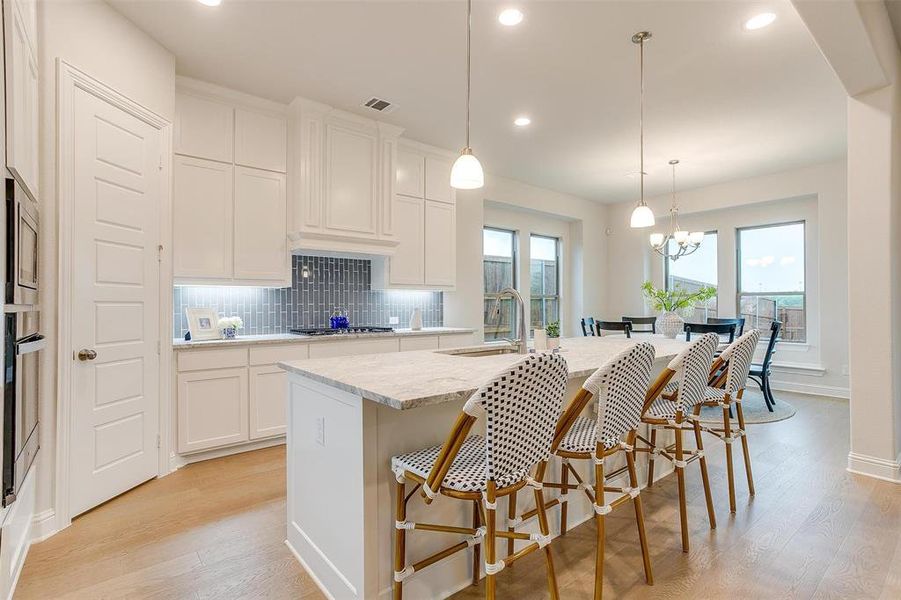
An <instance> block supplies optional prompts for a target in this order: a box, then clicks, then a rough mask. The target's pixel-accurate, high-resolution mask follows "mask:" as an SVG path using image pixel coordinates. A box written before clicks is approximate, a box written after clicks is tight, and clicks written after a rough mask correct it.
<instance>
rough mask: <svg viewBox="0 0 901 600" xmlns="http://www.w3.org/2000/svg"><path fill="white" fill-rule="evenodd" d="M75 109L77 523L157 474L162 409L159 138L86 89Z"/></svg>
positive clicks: (73, 465) (73, 468)
mask: <svg viewBox="0 0 901 600" xmlns="http://www.w3.org/2000/svg"><path fill="white" fill-rule="evenodd" d="M74 106H75V113H74V117H75V138H74V148H72V149H66V151H73V152H74V153H75V206H74V209H75V210H74V215H75V224H74V225H75V240H74V242H75V250H74V252H75V254H74V256H73V266H74V271H75V275H74V277H73V280H74V287H73V305H72V314H73V315H74V319H73V323H72V348H71V349H70V351H71V354H70V356H71V357H72V358H71V360H73V361H74V363H75V364H74V367H73V384H74V390H73V391H74V396H73V398H72V419H73V421H72V431H71V433H72V436H71V439H72V442H71V456H70V459H69V460H70V481H71V482H72V485H71V486H70V490H71V491H70V499H69V501H70V511H71V513H70V514H71V515H72V516H74V515H77V514H79V513H82V512H84V511H86V510H88V509H90V508H92V507H94V506H96V505H98V504H100V503H101V502H104V501H106V500H108V499H110V498H112V497H113V496H116V495H118V494H121V493H122V492H124V491H126V490H128V489H130V488H132V487H134V486H136V485H138V484H139V483H142V482H144V481H146V480H148V479H150V478H152V477H154V476H156V474H157V464H158V460H157V444H158V441H157V440H158V438H157V435H158V432H159V416H158V415H159V401H160V399H159V354H158V352H159V318H160V317H159V313H160V304H159V297H160V283H159V262H158V251H157V246H158V244H159V240H160V196H161V176H160V174H161V169H160V164H161V162H160V161H161V148H160V133H159V131H158V130H156V129H154V128H153V127H151V126H150V125H147V124H146V123H144V122H143V121H140V120H138V119H136V118H135V117H133V116H131V115H129V114H127V113H124V112H122V111H120V110H119V109H117V108H115V107H113V106H112V105H110V104H107V103H106V102H105V101H103V100H100V99H99V98H97V97H95V96H92V95H90V94H89V93H87V92H85V91H83V90H81V89H76V90H75V104H74ZM81 351H84V352H85V354H84V355H83V356H84V357H85V358H84V359H79V357H78V354H79V352H81ZM91 353H96V356H95V357H94V358H93V359H91V357H90V355H91Z"/></svg>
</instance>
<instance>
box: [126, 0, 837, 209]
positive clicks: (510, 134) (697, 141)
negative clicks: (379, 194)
mask: <svg viewBox="0 0 901 600" xmlns="http://www.w3.org/2000/svg"><path fill="white" fill-rule="evenodd" d="M110 4H112V5H113V6H114V7H115V8H116V9H118V10H119V11H120V12H122V13H123V14H124V15H125V16H126V17H128V18H129V19H130V20H132V21H133V22H134V23H135V24H137V25H138V26H139V27H140V28H141V29H143V30H144V31H146V32H147V33H149V34H150V35H151V36H153V37H154V38H155V39H156V40H158V41H159V42H160V43H161V44H162V45H163V46H165V47H166V48H168V49H169V50H171V51H172V52H173V53H174V54H175V56H176V58H177V68H178V72H179V74H182V75H188V76H190V77H196V78H198V79H202V80H205V81H210V82H213V83H217V84H220V85H224V86H227V87H231V88H235V89H239V90H242V91H245V92H248V93H251V94H255V95H258V96H263V97H266V98H270V99H272V100H276V101H280V102H286V103H287V102H289V101H290V100H291V99H292V98H293V97H295V96H298V95H301V96H305V97H308V98H311V99H314V100H318V101H321V102H326V103H328V104H331V105H333V106H336V107H340V108H343V109H347V110H351V111H355V112H359V113H360V114H367V112H366V111H367V109H363V108H361V106H360V104H361V102H362V101H363V100H365V99H368V98H369V97H371V96H373V95H375V96H379V97H382V98H385V99H388V100H390V101H392V102H394V103H396V104H397V105H398V108H397V109H396V110H395V111H394V112H393V113H391V114H390V115H387V116H384V117H383V119H384V120H386V121H388V122H391V123H394V124H397V125H400V126H403V127H405V128H406V134H405V135H407V136H409V137H410V138H412V139H416V140H419V141H422V142H426V143H430V144H434V145H437V146H440V147H444V148H448V149H458V148H460V147H461V146H462V145H463V133H464V130H463V125H464V109H465V104H464V102H465V96H464V84H465V39H466V38H465V3H464V2H462V1H460V0H456V1H418V2H390V1H357V2H354V1H345V2H306V1H293V2H288V1H282V2H269V1H262V0H257V1H251V0H222V4H221V5H220V6H219V7H215V8H210V7H206V6H203V5H201V4H200V3H199V2H197V1H196V0H168V1H159V0H110ZM511 5H515V6H517V7H519V8H521V9H522V11H523V12H524V13H525V20H524V21H523V22H522V23H521V24H520V25H518V26H516V27H512V28H511V27H504V26H502V25H500V24H499V23H498V21H497V14H498V12H499V11H500V10H501V9H502V8H506V7H508V6H511ZM763 10H766V11H771V12H774V13H776V14H777V15H778V19H777V20H776V22H775V23H774V24H773V25H771V26H770V27H767V28H765V29H761V30H757V31H752V32H749V31H745V30H744V29H743V28H742V23H743V22H744V21H745V20H746V19H747V18H748V17H750V16H752V15H754V14H756V13H758V12H761V11H763ZM473 11H474V12H473V89H472V147H473V150H474V152H475V154H476V155H477V156H478V157H479V158H480V159H481V161H482V164H483V165H484V167H485V170H486V172H487V173H488V174H489V176H490V175H491V174H496V175H501V176H506V177H510V178H514V179H518V180H520V181H524V182H527V183H531V184H534V185H538V186H543V187H547V188H551V189H555V190H559V191H562V192H568V193H572V194H576V195H579V196H582V197H584V198H589V199H593V200H597V201H601V202H619V201H623V200H632V199H634V198H635V197H636V196H637V192H638V181H637V178H636V177H635V173H636V172H637V171H638V82H639V79H638V52H637V46H635V45H634V44H632V42H631V37H632V34H633V33H634V32H636V31H639V30H642V29H647V30H650V31H651V32H652V33H653V39H651V40H650V41H649V42H647V44H646V49H645V60H646V66H645V73H646V113H645V114H646V117H645V148H646V167H645V171H646V172H647V173H648V177H647V190H648V192H647V193H648V194H649V195H654V194H659V193H664V192H666V191H668V189H669V186H670V172H669V167H668V165H667V161H668V160H670V159H672V158H678V159H680V160H681V161H682V163H681V164H680V167H679V182H680V187H682V188H684V189H687V188H694V187H701V186H705V185H710V184H714V183H719V182H724V181H730V180H734V179H739V178H743V177H751V176H755V175H761V174H766V173H774V172H779V171H785V170H789V169H792V168H796V167H799V166H803V165H807V164H813V163H817V162H823V161H827V160H831V159H837V158H840V157H842V156H844V154H845V135H846V128H845V106H846V100H845V94H844V91H843V89H842V87H841V84H840V83H839V81H838V79H837V78H836V77H835V75H834V74H833V72H832V71H831V69H830V67H829V66H828V64H827V63H826V61H825V59H824V58H823V57H822V56H821V54H820V53H819V51H818V50H817V48H816V46H815V45H814V42H813V40H812V39H811V37H810V35H809V34H808V33H807V31H806V29H805V28H804V25H803V24H802V22H801V20H800V18H799V17H798V15H797V14H796V13H795V11H794V9H793V8H792V7H791V5H790V4H789V2H788V1H787V0H763V1H753V2H745V1H733V2H722V1H658V2H653V1H648V2H633V1H629V2H609V1H605V2H563V1H555V2H528V1H526V2H523V1H517V0H511V1H510V2H504V3H498V2H492V1H489V0H475V2H474V7H473ZM520 114H525V115H528V116H529V117H531V119H532V125H530V126H529V127H526V128H522V129H519V128H516V127H514V126H513V124H512V121H513V119H514V117H516V116H518V115H520Z"/></svg>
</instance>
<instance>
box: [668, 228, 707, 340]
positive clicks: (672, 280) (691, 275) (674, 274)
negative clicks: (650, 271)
mask: <svg viewBox="0 0 901 600" xmlns="http://www.w3.org/2000/svg"><path fill="white" fill-rule="evenodd" d="M716 243H717V234H716V232H715V231H708V232H706V233H705V234H704V241H703V242H701V245H700V246H699V247H698V249H697V250H695V251H694V252H692V253H691V254H689V255H688V256H683V257H681V258H679V259H678V260H670V259H668V258H664V259H663V261H664V271H665V275H664V278H665V285H666V289H667V290H671V289H673V288H674V287H676V286H678V287H680V288H682V289H684V290H688V291H690V292H694V291H697V290H699V289H701V288H702V287H710V286H712V287H717V277H716V275H717V263H716ZM668 244H669V251H670V252H675V246H676V242H674V241H673V240H670V241H669V242H668ZM716 315H717V304H716V296H714V297H713V298H711V299H710V300H707V301H706V302H702V303H700V304H697V305H695V310H694V313H693V314H692V315H691V316H689V317H687V318H686V320H688V321H690V322H694V323H706V322H707V317H715V316H716Z"/></svg>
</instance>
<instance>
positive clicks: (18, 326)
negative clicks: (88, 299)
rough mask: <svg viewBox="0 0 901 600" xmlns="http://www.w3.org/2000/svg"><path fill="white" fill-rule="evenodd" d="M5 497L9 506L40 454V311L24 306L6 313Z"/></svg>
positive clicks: (43, 339)
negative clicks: (22, 308)
mask: <svg viewBox="0 0 901 600" xmlns="http://www.w3.org/2000/svg"><path fill="white" fill-rule="evenodd" d="M4 321H5V336H4V345H5V347H4V361H5V364H4V369H3V371H4V380H3V392H4V397H3V497H2V504H3V506H6V505H8V504H10V503H11V502H13V501H15V499H16V494H18V492H19V488H20V487H21V485H22V482H23V481H24V480H25V475H26V474H27V473H28V469H30V468H31V464H32V463H33V462H34V457H35V455H36V454H37V451H38V447H39V440H38V390H39V383H40V382H39V378H38V376H39V373H40V363H39V361H40V352H41V350H43V349H44V346H45V345H46V340H45V338H44V336H43V335H41V333H40V313H39V312H37V311H28V310H23V311H19V312H7V313H5V314H4Z"/></svg>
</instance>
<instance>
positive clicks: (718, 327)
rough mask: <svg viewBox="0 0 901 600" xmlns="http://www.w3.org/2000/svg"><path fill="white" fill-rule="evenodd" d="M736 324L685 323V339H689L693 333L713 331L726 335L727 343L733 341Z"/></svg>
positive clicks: (719, 334) (718, 334)
mask: <svg viewBox="0 0 901 600" xmlns="http://www.w3.org/2000/svg"><path fill="white" fill-rule="evenodd" d="M737 328H738V325H737V324H735V323H722V324H716V323H686V324H685V341H686V342H690V341H691V334H693V333H715V334H717V336H728V341H727V342H726V343H727V344H731V343H732V342H733V341H735V330H736V329H737Z"/></svg>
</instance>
